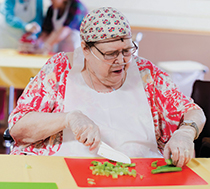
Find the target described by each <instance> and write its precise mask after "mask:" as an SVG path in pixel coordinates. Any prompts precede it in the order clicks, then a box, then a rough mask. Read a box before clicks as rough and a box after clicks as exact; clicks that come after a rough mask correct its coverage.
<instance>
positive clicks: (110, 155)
mask: <svg viewBox="0 0 210 189" xmlns="http://www.w3.org/2000/svg"><path fill="white" fill-rule="evenodd" d="M97 154H98V155H99V156H102V157H104V158H107V159H110V160H112V161H117V162H122V163H131V159H130V158H129V157H128V156H126V155H125V154H123V153H122V152H119V151H117V150H115V149H113V148H112V147H111V146H109V145H108V144H106V143H104V142H101V143H100V145H99V149H98V152H97Z"/></svg>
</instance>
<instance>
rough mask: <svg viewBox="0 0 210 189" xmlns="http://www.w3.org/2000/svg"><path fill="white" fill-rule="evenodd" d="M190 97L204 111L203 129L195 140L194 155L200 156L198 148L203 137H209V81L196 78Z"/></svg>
mask: <svg viewBox="0 0 210 189" xmlns="http://www.w3.org/2000/svg"><path fill="white" fill-rule="evenodd" d="M191 97H192V99H193V100H194V102H195V103H196V104H198V105H199V106H200V107H201V108H202V109H203V111H204V114H205V116H206V123H205V125H204V128H203V131H202V132H201V134H200V136H199V137H198V139H197V140H195V152H196V157H201V155H200V149H201V146H202V140H203V138H204V137H209V138H210V81H203V80H196V81H195V82H194V84H193V90H192V95H191Z"/></svg>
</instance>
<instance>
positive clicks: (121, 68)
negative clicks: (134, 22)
mask: <svg viewBox="0 0 210 189" xmlns="http://www.w3.org/2000/svg"><path fill="white" fill-rule="evenodd" d="M130 47H134V44H133V43H132V40H131V39H124V40H123V41H121V40H117V41H114V42H107V43H95V44H94V46H93V47H91V48H90V49H88V53H87V54H86V55H85V58H86V61H87V64H88V65H87V66H88V68H89V70H90V72H91V74H94V76H96V77H97V78H98V79H99V80H100V82H102V83H103V84H105V85H108V86H112V85H117V84H118V83H120V82H122V79H123V78H124V76H125V73H126V72H127V69H128V68H129V65H130V63H129V62H130V60H131V57H132V56H129V57H125V56H123V54H122V52H120V53H119V55H118V56H117V57H116V58H114V59H111V60H105V59H104V56H103V55H102V54H101V53H100V52H99V51H98V50H97V49H96V48H98V49H99V50H100V51H101V52H102V53H110V52H114V51H122V50H123V49H127V48H130ZM91 51H92V52H91ZM84 54H85V53H84ZM123 63H128V64H123Z"/></svg>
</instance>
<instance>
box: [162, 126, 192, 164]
mask: <svg viewBox="0 0 210 189" xmlns="http://www.w3.org/2000/svg"><path fill="white" fill-rule="evenodd" d="M192 129H193V128H192ZM192 129H191V128H189V129H188V128H180V129H179V130H176V131H175V132H174V133H173V135H172V137H171V139H170V140H169V141H168V142H167V144H166V145H165V148H164V158H165V159H172V160H173V164H174V165H176V166H177V167H182V166H183V165H185V164H187V163H188V162H189V161H190V160H191V159H192V157H193V156H194V142H193V141H194V137H195V132H194V131H193V130H192Z"/></svg>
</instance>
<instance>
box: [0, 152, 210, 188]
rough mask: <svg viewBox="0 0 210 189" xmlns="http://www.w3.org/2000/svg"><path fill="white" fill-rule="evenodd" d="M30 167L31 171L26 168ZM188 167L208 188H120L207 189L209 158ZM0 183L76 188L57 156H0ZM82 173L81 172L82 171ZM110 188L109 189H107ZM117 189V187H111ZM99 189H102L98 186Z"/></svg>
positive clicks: (63, 162)
mask: <svg viewBox="0 0 210 189" xmlns="http://www.w3.org/2000/svg"><path fill="white" fill-rule="evenodd" d="M27 165H29V166H30V167H31V168H29V169H28V168H26V166H27ZM188 166H189V167H190V168H191V169H192V170H193V171H194V172H196V173H197V174H198V175H199V176H201V177H202V178H203V179H204V180H205V181H206V182H208V183H209V184H208V185H202V186H161V187H160V186H159V187H123V188H125V189H126V188H129V189H131V188H133V189H160V188H161V189H175V188H176V189H195V188H199V189H209V188H210V159H209V158H194V159H192V160H191V161H190V162H189V164H188ZM0 167H1V176H0V182H53V183H56V184H57V186H58V188H59V189H68V188H69V189H78V188H79V187H77V185H76V183H75V181H74V179H73V177H72V175H71V173H70V171H69V169H68V167H67V165H66V163H65V160H64V157H58V156H18V155H17V156H14V155H0ZM81 171H82V170H81ZM109 188H111V187H109ZM114 188H115V189H118V188H119V187H114ZM100 189H101V187H100Z"/></svg>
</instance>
